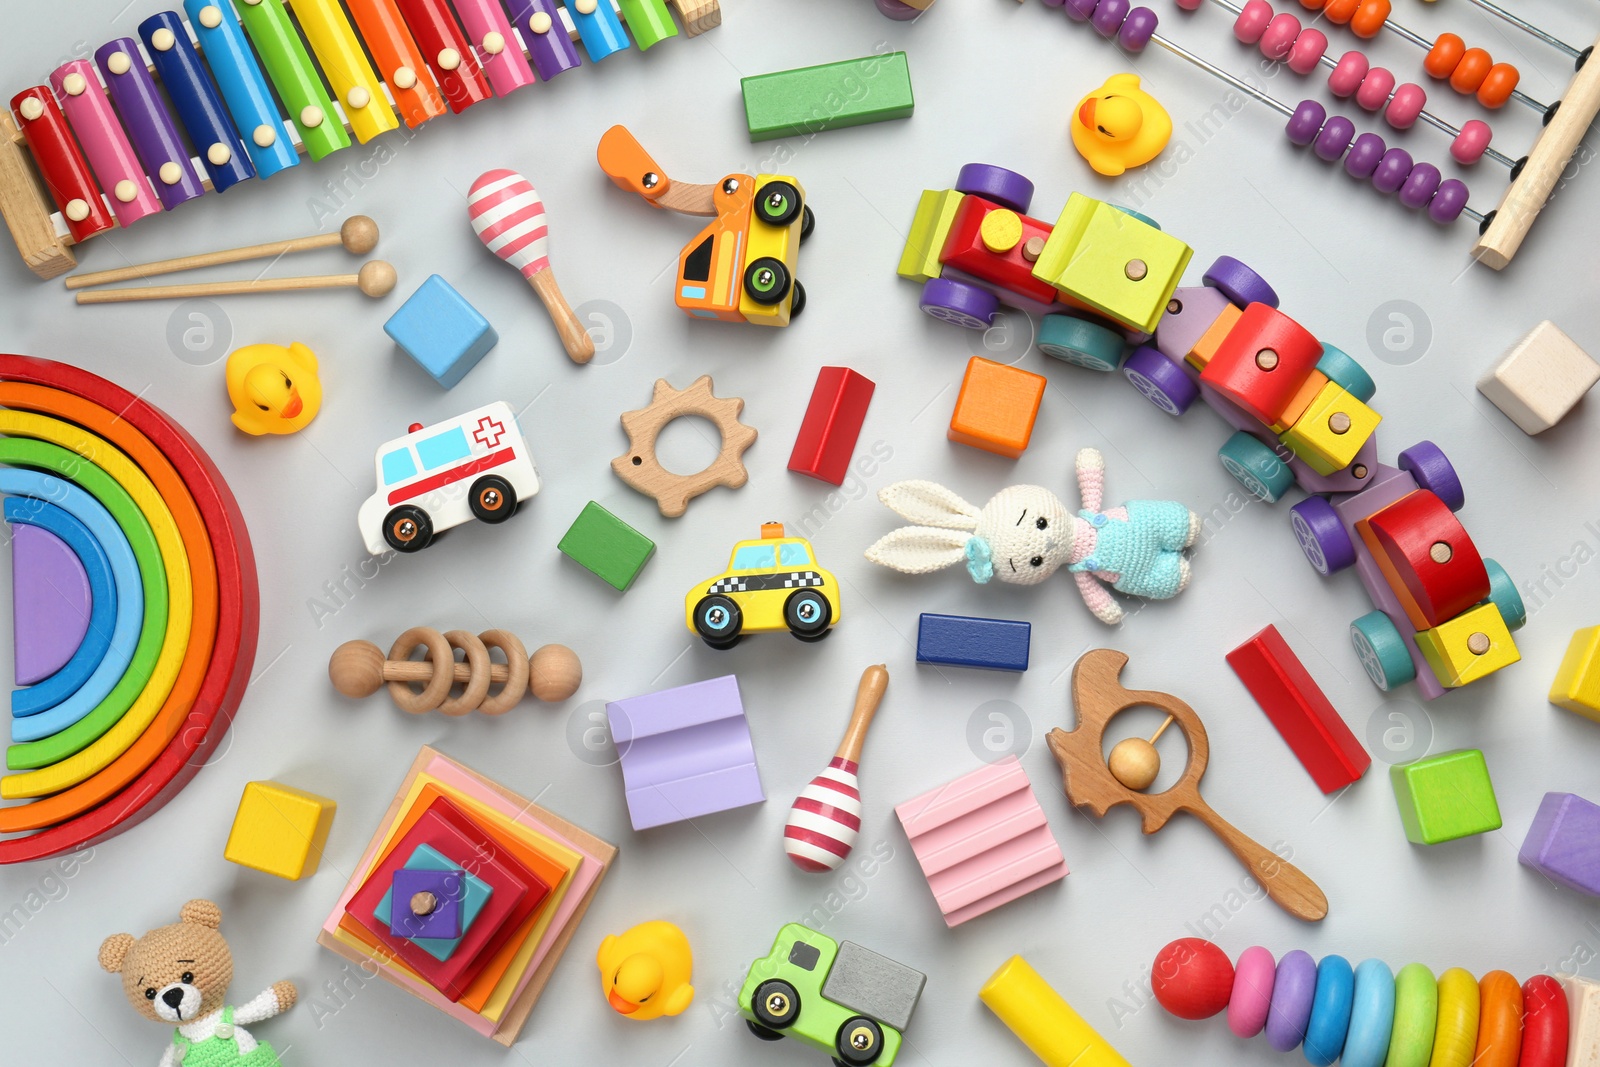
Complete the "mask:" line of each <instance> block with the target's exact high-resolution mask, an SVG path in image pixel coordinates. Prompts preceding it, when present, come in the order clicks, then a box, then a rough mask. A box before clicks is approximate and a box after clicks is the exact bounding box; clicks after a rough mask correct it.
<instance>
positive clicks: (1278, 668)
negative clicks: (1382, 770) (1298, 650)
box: [1227, 626, 1372, 793]
mask: <svg viewBox="0 0 1600 1067" xmlns="http://www.w3.org/2000/svg"><path fill="white" fill-rule="evenodd" d="M1227 658H1228V666H1230V667H1232V668H1233V673H1234V674H1237V675H1238V676H1239V681H1241V682H1243V683H1244V687H1245V688H1246V689H1248V690H1250V695H1251V696H1253V697H1255V700H1256V703H1257V704H1259V705H1261V710H1262V711H1264V712H1266V713H1267V718H1269V719H1271V720H1272V725H1273V726H1276V727H1277V728H1278V733H1279V734H1281V735H1282V736H1283V740H1284V742H1285V743H1287V744H1288V746H1289V748H1290V750H1291V751H1293V752H1294V754H1295V758H1297V759H1298V760H1299V761H1300V763H1301V765H1302V766H1304V767H1305V769H1306V771H1307V772H1308V773H1310V775H1311V780H1312V781H1314V782H1316V783H1317V788H1318V789H1321V790H1322V791H1323V792H1324V793H1332V792H1335V791H1337V790H1340V789H1343V788H1344V787H1345V786H1347V785H1349V784H1350V783H1351V782H1354V781H1355V780H1356V779H1358V778H1360V777H1361V776H1362V775H1363V774H1365V773H1367V768H1368V767H1370V766H1372V757H1371V756H1369V755H1368V754H1367V750H1366V749H1364V748H1362V747H1361V742H1360V741H1358V740H1356V735H1355V734H1353V733H1351V732H1350V727H1348V726H1346V725H1345V722H1344V720H1343V719H1341V718H1340V717H1339V713H1338V712H1337V711H1335V710H1334V707H1333V705H1332V704H1331V703H1329V701H1328V697H1327V695H1326V694H1325V693H1323V691H1322V689H1321V687H1320V686H1318V685H1317V683H1316V680H1315V679H1314V678H1312V677H1311V675H1310V673H1309V672H1308V671H1307V670H1306V668H1305V664H1303V663H1301V662H1300V657H1299V656H1296V655H1295V654H1294V649H1292V648H1290V647H1289V644H1288V642H1286V641H1285V640H1284V639H1283V635H1282V634H1280V633H1278V628H1277V627H1276V626H1268V627H1267V628H1266V629H1265V630H1262V631H1261V632H1260V633H1258V634H1256V635H1255V636H1254V637H1252V638H1251V639H1250V640H1248V641H1246V642H1245V643H1244V644H1242V645H1240V646H1239V647H1238V648H1236V649H1234V650H1233V651H1232V652H1229V653H1228V657H1227Z"/></svg>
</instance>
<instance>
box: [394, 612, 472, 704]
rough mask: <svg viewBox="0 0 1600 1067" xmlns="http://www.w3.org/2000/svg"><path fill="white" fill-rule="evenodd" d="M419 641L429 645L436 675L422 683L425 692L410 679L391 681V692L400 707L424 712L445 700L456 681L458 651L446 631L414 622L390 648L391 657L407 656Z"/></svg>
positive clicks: (407, 657) (429, 655)
mask: <svg viewBox="0 0 1600 1067" xmlns="http://www.w3.org/2000/svg"><path fill="white" fill-rule="evenodd" d="M418 645H424V646H426V647H427V649H428V659H429V660H430V661H431V662H432V663H433V677H432V678H430V679H429V680H428V684H427V685H425V686H423V687H422V692H420V693H417V692H414V691H412V688H411V685H410V683H408V682H390V683H389V696H390V698H391V699H392V700H394V702H395V705H396V706H397V707H399V709H400V710H401V711H408V712H410V713H411V714H413V715H421V714H422V713H423V712H425V711H432V710H433V709H434V708H436V707H438V706H439V705H440V704H443V703H444V701H445V698H446V697H448V696H449V695H450V688H451V686H453V685H454V684H455V666H454V664H455V660H456V656H455V653H454V652H452V651H450V642H448V641H446V640H445V639H444V634H442V633H440V632H439V631H438V630H435V629H432V628H431V627H427V626H413V627H412V628H411V629H409V630H407V631H406V632H405V633H403V634H401V635H400V637H399V638H398V639H397V640H396V641H395V643H394V646H393V647H392V648H390V649H389V658H390V659H398V660H405V659H410V658H411V652H412V650H413V649H415V648H416V647H417V646H418Z"/></svg>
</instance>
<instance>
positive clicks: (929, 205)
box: [897, 189, 966, 282]
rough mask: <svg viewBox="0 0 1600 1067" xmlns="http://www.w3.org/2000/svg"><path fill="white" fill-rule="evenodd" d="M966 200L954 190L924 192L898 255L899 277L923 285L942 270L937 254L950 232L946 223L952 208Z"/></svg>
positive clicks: (949, 219) (948, 220)
mask: <svg viewBox="0 0 1600 1067" xmlns="http://www.w3.org/2000/svg"><path fill="white" fill-rule="evenodd" d="M964 199H966V195H965V194H964V193H958V192H956V191H955V190H954V189H924V190H923V191H922V198H921V199H920V200H918V201H917V214H916V216H915V217H914V218H913V219H912V220H911V233H910V234H909V235H908V236H907V237H906V247H905V250H904V251H903V252H901V253H900V266H899V267H898V268H897V273H898V274H899V275H900V277H902V278H910V279H911V280H912V281H916V282H925V281H927V280H928V279H929V278H937V277H939V274H940V272H941V271H943V269H944V267H943V265H942V264H941V263H940V262H939V252H940V250H941V249H943V248H944V239H945V237H947V236H948V235H949V233H950V223H951V221H952V220H953V219H954V218H955V217H956V208H958V207H960V206H961V201H962V200H964Z"/></svg>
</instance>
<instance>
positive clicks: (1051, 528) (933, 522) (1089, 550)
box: [867, 448, 1200, 625]
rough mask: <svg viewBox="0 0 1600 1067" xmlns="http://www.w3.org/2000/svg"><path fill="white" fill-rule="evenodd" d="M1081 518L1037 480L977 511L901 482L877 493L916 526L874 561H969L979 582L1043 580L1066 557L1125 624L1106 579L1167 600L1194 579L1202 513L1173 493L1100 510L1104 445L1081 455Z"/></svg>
mask: <svg viewBox="0 0 1600 1067" xmlns="http://www.w3.org/2000/svg"><path fill="white" fill-rule="evenodd" d="M1077 471H1078V491H1079V493H1080V494H1081V495H1082V497H1083V510H1081V511H1079V512H1078V513H1077V514H1076V515H1074V514H1072V513H1071V512H1070V511H1068V510H1067V506H1066V504H1064V503H1063V502H1062V501H1061V500H1060V498H1058V497H1057V496H1056V495H1055V494H1054V493H1052V492H1050V490H1048V489H1043V488H1040V487H1039V486H1037V485H1013V486H1011V487H1010V488H1008V489H1002V490H1001V491H1000V492H999V493H997V494H996V495H995V497H994V499H992V500H990V501H989V502H988V503H987V504H985V505H984V506H983V510H981V511H980V510H978V509H977V508H975V507H973V506H972V505H971V504H969V503H967V502H966V501H965V500H963V499H961V498H960V497H959V496H957V495H956V494H955V493H952V492H951V491H950V490H948V489H946V488H945V487H944V486H942V485H936V484H934V483H933V482H921V481H914V482H896V483H895V484H893V485H890V486H885V487H884V488H883V489H882V490H881V491H880V492H879V493H878V499H879V500H881V501H883V502H884V503H885V504H887V505H888V506H889V507H890V508H891V509H893V510H894V511H895V512H896V513H897V514H898V515H900V517H901V518H904V519H907V520H909V521H911V522H913V523H916V524H917V525H915V526H902V527H901V528H900V529H898V530H895V531H894V532H893V533H890V534H887V535H886V536H884V537H882V538H880V539H879V541H878V543H877V544H875V545H873V546H872V547H871V548H869V549H867V558H868V559H870V560H871V561H872V562H874V563H880V564H882V565H883V566H885V567H893V568H894V569H895V570H897V571H902V572H904V573H906V574H929V573H932V572H933V571H938V570H943V569H944V568H946V567H951V566H954V565H955V564H957V563H962V562H965V563H966V565H967V571H968V572H969V573H970V574H971V575H972V579H973V581H975V582H980V583H981V582H987V581H989V579H991V578H995V577H998V578H999V579H1000V580H1001V581H1002V582H1008V583H1010V584H1012V585H1036V584H1038V583H1039V582H1042V581H1044V580H1045V579H1046V578H1048V577H1050V576H1051V575H1052V574H1054V573H1055V572H1056V571H1057V570H1058V569H1059V568H1060V567H1061V566H1062V565H1063V564H1065V565H1066V568H1067V570H1069V571H1071V572H1072V577H1073V578H1074V580H1076V581H1077V583H1078V592H1079V593H1080V594H1082V596H1083V602H1084V603H1085V604H1087V605H1089V610H1090V611H1092V612H1094V616H1095V618H1097V619H1099V620H1100V621H1101V622H1104V623H1108V624H1113V625H1114V624H1116V623H1119V622H1121V621H1122V618H1123V610H1122V607H1121V605H1119V604H1118V603H1117V601H1116V598H1114V597H1113V596H1112V595H1111V594H1110V593H1109V592H1108V591H1107V590H1106V588H1105V586H1103V585H1101V584H1100V583H1101V582H1108V583H1110V585H1111V587H1112V588H1114V589H1116V590H1118V591H1120V592H1123V593H1127V594H1128V595H1130V596H1138V597H1145V598H1148V599H1151V600H1165V599H1167V598H1169V597H1174V596H1177V595H1178V594H1179V593H1181V592H1183V590H1184V589H1185V587H1187V586H1188V584H1189V560H1188V558H1187V557H1186V556H1185V555H1184V554H1183V550H1184V549H1186V548H1188V547H1189V546H1190V545H1192V544H1194V539H1195V537H1196V536H1197V535H1198V534H1199V533H1200V517H1199V516H1198V515H1196V514H1195V513H1194V512H1192V511H1190V510H1189V509H1188V508H1186V507H1184V506H1183V505H1182V504H1176V503H1173V502H1172V501H1170V500H1131V501H1129V502H1128V503H1126V504H1124V505H1122V506H1121V507H1115V508H1107V509H1104V510H1102V496H1103V494H1104V490H1105V478H1106V461H1105V457H1104V456H1102V455H1101V454H1100V452H1099V451H1098V450H1097V449H1093V448H1085V449H1083V450H1082V451H1080V452H1079V453H1078V459H1077Z"/></svg>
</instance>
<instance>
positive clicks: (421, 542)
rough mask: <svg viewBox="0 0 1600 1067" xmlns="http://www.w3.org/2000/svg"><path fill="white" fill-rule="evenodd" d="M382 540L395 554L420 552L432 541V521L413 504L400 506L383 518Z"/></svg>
mask: <svg viewBox="0 0 1600 1067" xmlns="http://www.w3.org/2000/svg"><path fill="white" fill-rule="evenodd" d="M383 540H384V543H385V544H387V545H388V546H389V547H390V548H392V549H394V550H395V551H396V552H421V551H422V550H423V549H425V548H427V547H428V545H429V543H431V542H432V541H433V520H432V519H430V518H428V513H427V512H426V511H423V510H422V509H421V508H419V507H417V506H415V505H413V504H401V505H400V506H399V507H397V508H394V509H393V510H391V511H390V512H389V514H387V515H385V516H384V517H383Z"/></svg>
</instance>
